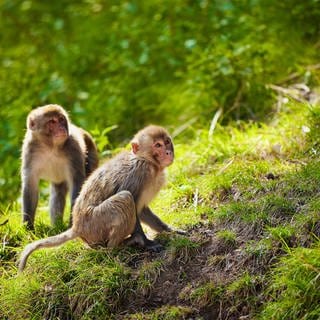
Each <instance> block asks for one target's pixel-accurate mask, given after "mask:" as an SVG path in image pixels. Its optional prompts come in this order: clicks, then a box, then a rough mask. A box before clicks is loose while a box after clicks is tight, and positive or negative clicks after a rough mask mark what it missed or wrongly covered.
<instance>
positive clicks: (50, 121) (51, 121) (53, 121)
mask: <svg viewBox="0 0 320 320" xmlns="http://www.w3.org/2000/svg"><path fill="white" fill-rule="evenodd" d="M55 122H56V121H55V120H54V119H50V120H49V121H48V123H50V124H54V123H55Z"/></svg>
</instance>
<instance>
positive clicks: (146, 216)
mask: <svg viewBox="0 0 320 320" xmlns="http://www.w3.org/2000/svg"><path fill="white" fill-rule="evenodd" d="M139 216H140V220H141V222H142V223H145V224H146V225H148V226H149V227H150V228H152V229H153V230H155V231H157V232H162V231H171V228H170V227H169V226H168V225H167V224H166V223H164V222H163V221H162V220H161V219H160V218H159V217H157V216H156V215H155V214H154V213H153V212H152V211H151V209H150V208H149V207H144V208H143V209H142V212H141V213H140V215H139Z"/></svg>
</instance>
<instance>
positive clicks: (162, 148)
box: [152, 137, 174, 168]
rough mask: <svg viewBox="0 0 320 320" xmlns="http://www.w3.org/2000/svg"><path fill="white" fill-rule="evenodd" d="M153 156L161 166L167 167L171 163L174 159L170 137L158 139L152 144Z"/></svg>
mask: <svg viewBox="0 0 320 320" xmlns="http://www.w3.org/2000/svg"><path fill="white" fill-rule="evenodd" d="M152 152H153V156H154V158H155V159H156V160H157V161H158V162H159V164H160V166H161V167H163V168H164V167H167V166H169V165H170V164H172V162H173V159H174V150H173V145H172V142H171V139H170V138H169V137H167V138H165V139H158V140H156V141H154V143H153V145H152Z"/></svg>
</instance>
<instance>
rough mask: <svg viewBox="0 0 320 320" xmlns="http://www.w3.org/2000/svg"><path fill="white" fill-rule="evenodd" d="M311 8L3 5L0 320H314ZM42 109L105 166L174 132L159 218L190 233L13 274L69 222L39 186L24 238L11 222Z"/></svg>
mask: <svg viewBox="0 0 320 320" xmlns="http://www.w3.org/2000/svg"><path fill="white" fill-rule="evenodd" d="M319 8H320V7H319V1H318V0H308V1H304V2H301V1H299V0H291V1H290V0H285V1H281V2H279V1H274V0H271V1H266V0H250V1H243V0H240V1H224V2H223V1H206V0H196V1H189V0H177V1H175V2H174V3H173V2H172V1H168V0H151V1H136V0H130V1H114V0H111V1H100V0H82V1H73V0H71V1H70V0H62V1H51V2H44V1H38V0H24V1H22V0H10V1H9V0H4V1H2V2H1V3H0V15H1V16H0V31H1V32H0V39H1V41H2V43H4V44H5V45H4V46H3V48H2V50H1V51H0V63H1V67H2V68H1V72H0V90H1V95H0V105H1V108H0V116H1V123H0V148H1V154H0V160H1V167H0V200H1V206H0V212H1V214H0V239H1V244H2V245H1V247H0V263H1V264H0V318H3V319H25V318H26V317H28V318H32V319H43V318H47V319H54V318H60V319H93V318H94V319H103V318H106V317H109V318H110V319H186V318H195V319H196V318H199V319H200V318H201V317H203V318H212V319H219V320H221V319H231V318H232V319H240V318H250V319H251V318H252V319H254V318H256V319H260V318H261V319H286V318H287V319H300V318H303V319H317V318H319V312H320V310H319V307H318V306H319V237H320V224H319V217H320V216H319V212H320V201H319V200H318V199H319V184H320V171H319V160H318V158H319V152H320V144H319V138H320V136H319V128H320V108H319V106H317V105H314V103H313V100H312V98H313V97H315V98H317V97H318V101H319V96H317V93H316V90H317V88H316V86H317V85H319V82H320V77H319V66H318V65H317V63H318V60H317V59H318V48H319V42H317V41H318V39H319V31H320V25H319V21H320V9H319ZM297 82H303V85H304V86H307V89H308V88H309V87H310V88H311V87H314V89H313V90H312V91H310V92H309V91H308V92H306V91H304V90H307V89H306V88H305V87H303V86H301V84H300V87H298V89H297V87H295V85H296V83H297ZM269 84H270V85H269ZM301 88H302V89H301ZM271 89H272V90H273V91H271ZM275 93H276V94H275ZM45 103H59V104H61V105H63V106H65V107H66V109H67V110H69V112H70V115H71V118H72V119H73V121H74V122H75V123H76V124H78V125H81V126H84V127H85V128H86V129H87V130H89V131H90V132H91V133H92V135H93V136H94V138H95V141H96V142H97V145H98V149H99V152H100V154H101V157H105V156H108V155H109V154H112V153H114V152H117V151H118V149H120V148H122V146H123V145H125V144H126V143H127V142H128V139H129V138H130V137H131V136H132V134H133V133H134V132H135V131H136V130H137V129H139V128H141V126H143V125H144V124H146V123H149V122H154V123H158V124H163V125H165V126H166V127H168V128H169V129H170V131H171V132H172V133H173V136H174V138H175V142H176V143H175V154H176V159H177V161H176V162H175V164H174V165H173V166H171V167H170V168H169V170H168V171H169V179H168V186H167V188H165V189H164V190H162V191H161V192H160V196H159V197H158V198H157V199H155V201H154V202H153V203H152V208H153V209H154V211H155V212H157V213H159V215H160V216H161V218H162V219H163V220H164V221H166V222H168V223H169V224H170V225H173V226H175V227H177V228H183V229H187V230H188V233H187V235H184V236H181V235H178V234H174V233H168V234H167V233H166V234H162V235H159V236H158V237H157V240H158V241H160V242H161V243H162V244H163V246H164V247H165V250H164V251H163V252H161V253H157V254H155V253H150V252H146V251H139V250H136V249H133V248H119V249H113V250H107V249H103V248H101V249H98V250H91V249H89V248H86V247H85V246H84V245H83V244H81V243H80V242H78V241H74V242H70V243H68V244H66V245H64V246H62V247H61V248H55V249H52V250H41V251H37V252H35V253H34V254H33V255H32V256H31V257H30V259H29V261H28V265H27V268H26V270H25V272H24V273H23V274H21V275H18V276H17V275H16V272H17V270H16V262H17V259H18V254H19V253H20V251H21V250H22V247H23V246H24V245H25V244H27V243H29V242H31V241H33V240H35V239H38V238H43V237H46V236H48V235H52V234H55V233H57V232H60V230H62V229H65V228H66V226H65V225H63V224H62V225H60V226H58V227H57V228H51V227H50V226H49V218H48V214H47V211H48V210H47V200H48V199H47V198H48V192H47V190H46V188H44V189H45V190H44V192H43V193H42V194H41V201H40V207H39V208H38V212H37V218H36V226H35V232H34V233H31V232H28V231H27V230H25V228H24V226H22V225H21V214H20V206H19V203H18V202H19V201H17V200H19V199H18V192H19V189H20V186H19V184H20V181H19V174H18V171H19V165H20V163H19V154H20V146H21V141H22V138H23V134H24V123H25V118H26V115H27V113H28V112H29V110H30V109H31V108H32V107H35V106H37V105H42V104H45ZM117 148H118V149H117ZM45 186H46V185H45ZM42 190H43V188H42ZM147 231H148V230H147ZM149 236H150V235H149Z"/></svg>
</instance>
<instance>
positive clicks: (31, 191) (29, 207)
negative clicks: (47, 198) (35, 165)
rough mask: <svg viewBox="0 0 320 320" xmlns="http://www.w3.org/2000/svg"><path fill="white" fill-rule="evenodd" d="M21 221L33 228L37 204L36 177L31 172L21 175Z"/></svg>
mask: <svg viewBox="0 0 320 320" xmlns="http://www.w3.org/2000/svg"><path fill="white" fill-rule="evenodd" d="M22 180H23V183H22V212H23V216H22V222H23V223H26V224H27V228H28V229H30V230H33V229H34V217H35V213H36V208H37V204H38V194H39V189H38V183H39V182H38V179H35V178H34V177H33V175H32V174H30V175H27V174H25V175H23V177H22Z"/></svg>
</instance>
